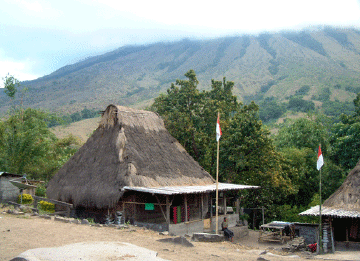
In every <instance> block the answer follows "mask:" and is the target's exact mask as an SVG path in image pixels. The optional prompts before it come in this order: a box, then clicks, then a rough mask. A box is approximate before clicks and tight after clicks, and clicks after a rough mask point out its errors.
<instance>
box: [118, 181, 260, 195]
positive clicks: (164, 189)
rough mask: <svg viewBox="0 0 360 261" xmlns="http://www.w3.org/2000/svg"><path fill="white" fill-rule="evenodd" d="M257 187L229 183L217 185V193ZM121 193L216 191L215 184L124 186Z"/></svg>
mask: <svg viewBox="0 0 360 261" xmlns="http://www.w3.org/2000/svg"><path fill="white" fill-rule="evenodd" d="M257 188H260V187H259V186H250V185H238V184H230V183H219V184H218V190H219V191H229V190H243V189H257ZM122 191H138V192H145V193H151V194H161V195H178V194H199V193H210V192H214V191H216V184H215V183H214V184H211V185H203V186H172V187H150V188H149V187H130V186H125V187H123V188H122Z"/></svg>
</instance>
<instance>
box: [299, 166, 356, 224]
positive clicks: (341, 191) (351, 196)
mask: <svg viewBox="0 0 360 261" xmlns="http://www.w3.org/2000/svg"><path fill="white" fill-rule="evenodd" d="M300 214H301V215H311V216H317V215H319V207H318V206H316V207H313V208H311V209H309V210H307V211H305V212H302V213H300ZM322 215H327V216H334V217H355V216H356V217H360V161H359V162H358V163H357V164H356V166H355V168H354V169H352V170H351V171H350V172H349V174H348V176H347V177H346V179H345V181H344V182H343V184H342V185H341V186H340V188H338V189H337V190H336V191H335V192H334V193H333V194H332V195H331V196H330V197H329V198H328V199H327V200H325V201H324V203H323V205H322Z"/></svg>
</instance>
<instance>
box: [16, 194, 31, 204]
mask: <svg viewBox="0 0 360 261" xmlns="http://www.w3.org/2000/svg"><path fill="white" fill-rule="evenodd" d="M21 201H22V204H31V203H32V202H33V201H34V199H33V197H32V196H31V195H29V194H22V200H21V194H20V195H19V196H18V199H17V202H18V203H19V204H21Z"/></svg>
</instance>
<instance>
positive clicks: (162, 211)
mask: <svg viewBox="0 0 360 261" xmlns="http://www.w3.org/2000/svg"><path fill="white" fill-rule="evenodd" d="M154 196H155V198H156V200H157V201H158V203H159V207H160V210H161V213H162V214H163V216H164V218H165V221H166V223H168V222H170V220H168V219H167V216H166V214H165V213H164V210H163V208H162V205H164V204H160V200H159V198H158V197H157V196H156V194H155V195H154ZM169 216H170V215H169Z"/></svg>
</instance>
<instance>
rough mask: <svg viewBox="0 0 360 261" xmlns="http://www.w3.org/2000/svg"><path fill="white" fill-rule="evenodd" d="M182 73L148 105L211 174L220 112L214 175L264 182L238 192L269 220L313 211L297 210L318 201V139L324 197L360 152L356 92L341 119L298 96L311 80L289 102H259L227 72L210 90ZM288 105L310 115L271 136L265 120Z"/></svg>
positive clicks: (243, 181) (290, 218)
mask: <svg viewBox="0 0 360 261" xmlns="http://www.w3.org/2000/svg"><path fill="white" fill-rule="evenodd" d="M185 77H186V80H176V82H175V83H173V84H171V86H170V88H169V89H168V90H167V93H166V94H161V95H159V96H158V97H157V98H156V99H155V101H154V104H153V105H152V107H151V109H152V110H154V111H156V112H157V113H159V114H160V115H161V116H162V117H163V119H164V121H165V124H166V127H167V129H168V130H169V132H170V133H171V134H172V135H173V136H174V137H175V138H176V139H177V140H179V142H180V143H181V144H182V145H183V146H184V147H185V148H186V150H187V151H188V152H189V153H190V154H191V155H192V156H193V157H194V158H195V159H196V160H197V161H198V162H199V163H200V165H201V166H203V167H204V168H205V169H206V170H207V171H208V172H209V173H211V174H212V175H213V176H215V170H216V165H215V164H216V163H215V162H216V141H215V122H216V117H217V112H220V115H221V117H220V124H221V129H222V132H223V135H222V137H221V139H220V166H219V169H220V171H219V173H220V176H219V180H220V181H222V182H234V183H240V184H251V185H259V186H261V190H255V191H251V192H248V191H242V192H241V193H240V194H241V195H240V196H241V198H242V202H243V204H244V205H243V206H245V207H246V206H248V207H262V206H264V207H265V209H266V212H265V215H266V217H265V218H266V219H267V220H275V219H276V220H284V221H300V222H316V220H314V219H313V218H309V217H299V216H298V213H299V212H301V211H304V210H306V209H307V208H309V207H311V206H314V205H317V204H319V194H318V191H319V171H317V170H316V160H317V150H318V147H319V144H321V146H322V151H323V155H324V157H325V165H324V166H323V174H322V175H323V180H322V183H323V194H322V197H323V198H327V197H329V196H330V195H331V194H332V193H333V192H334V191H335V190H336V189H337V188H338V187H339V186H340V185H341V184H342V182H343V180H344V179H345V177H346V175H347V173H348V171H349V169H351V168H353V167H354V166H355V164H356V162H357V160H358V159H359V158H360V154H359V152H358V151H356V148H357V147H359V146H360V144H359V140H360V131H359V130H360V126H359V118H360V116H359V115H360V94H359V95H358V97H357V98H356V99H355V100H354V104H355V113H354V114H353V115H351V116H345V115H343V116H341V122H340V123H337V124H335V125H334V122H335V121H336V120H339V119H337V118H336V117H335V116H336V115H333V117H326V116H324V115H321V114H319V112H318V111H316V110H315V106H314V103H313V102H311V101H306V100H303V99H302V97H303V96H304V95H306V94H307V93H308V92H309V90H310V86H308V85H304V86H302V87H301V88H300V89H299V90H298V91H297V92H296V93H295V95H294V96H293V97H291V98H290V100H289V103H288V104H287V105H286V104H278V103H277V102H276V100H275V99H274V98H266V99H264V100H263V101H262V102H261V103H260V108H259V106H258V105H257V104H255V103H254V102H250V103H249V104H247V105H244V104H242V103H239V102H238V101H237V99H236V97H235V96H234V95H233V94H232V89H233V86H234V83H233V82H229V81H226V79H225V78H224V79H223V81H215V80H212V81H211V86H210V90H209V91H206V90H205V91H199V90H198V85H199V81H198V80H197V76H196V74H195V72H194V70H190V71H188V72H187V73H186V74H185ZM268 86H270V87H271V86H272V83H271V84H269V85H268ZM267 88H268V87H266V88H265V87H264V89H263V91H267V90H266V89H267ZM324 94H329V89H326V88H325V89H324ZM325 100H326V99H325ZM326 103H329V101H326ZM329 104H331V105H334V104H336V105H340V103H339V102H336V103H335V102H333V103H329ZM285 106H288V108H291V109H292V110H293V111H302V112H304V111H305V112H306V111H312V115H310V114H308V117H306V118H299V119H294V120H287V121H286V122H285V123H284V124H282V125H280V126H279V132H278V133H277V135H275V136H274V137H273V138H271V137H270V133H269V131H268V130H267V128H266V126H264V125H263V124H262V120H263V121H264V122H268V121H270V120H272V119H276V118H278V117H280V116H281V115H282V114H283V113H284V112H285V111H286V109H285ZM327 106H328V105H327ZM333 126H334V127H333ZM351 154H353V156H350V155H351Z"/></svg>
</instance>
